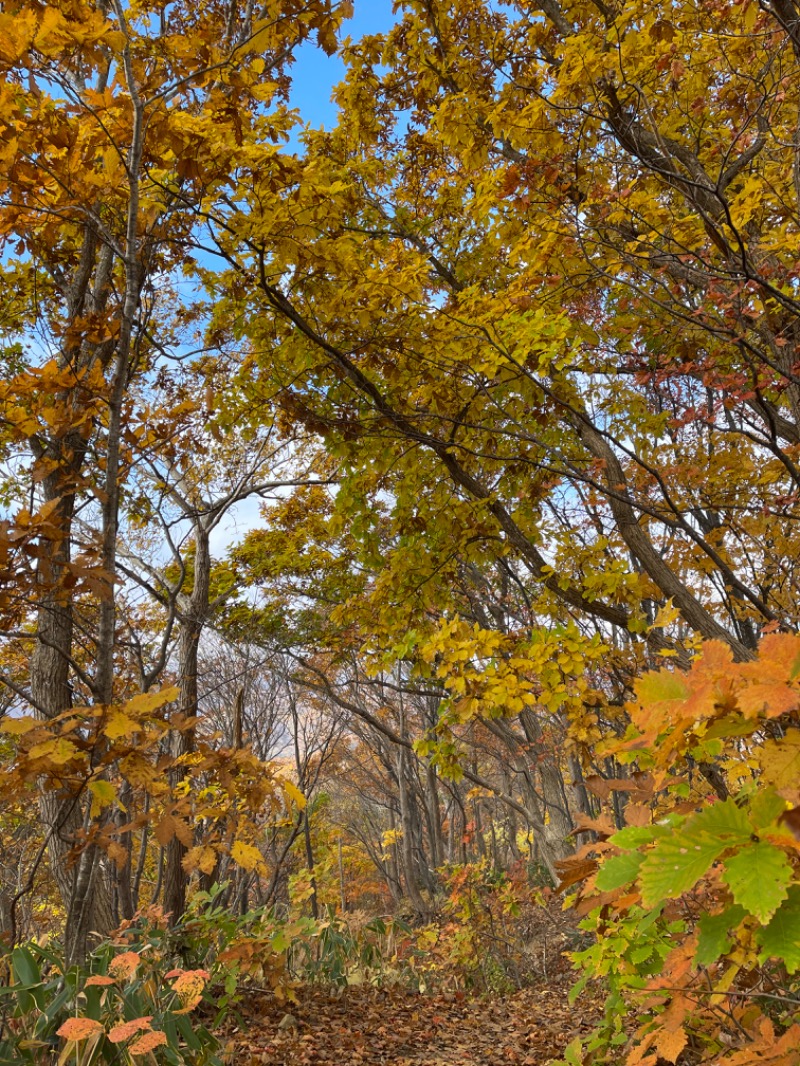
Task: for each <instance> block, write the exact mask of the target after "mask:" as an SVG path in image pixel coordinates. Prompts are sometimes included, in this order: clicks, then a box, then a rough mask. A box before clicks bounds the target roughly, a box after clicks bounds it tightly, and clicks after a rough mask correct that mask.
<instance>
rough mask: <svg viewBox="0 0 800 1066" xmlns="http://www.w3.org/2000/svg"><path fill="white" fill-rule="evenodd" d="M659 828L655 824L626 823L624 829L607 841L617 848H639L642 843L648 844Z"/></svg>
mask: <svg viewBox="0 0 800 1066" xmlns="http://www.w3.org/2000/svg"><path fill="white" fill-rule="evenodd" d="M661 829H662V827H661V826H656V825H626V826H625V828H624V829H620V831H619V832H618V833H615V834H614V835H613V836H612V837H609V838H608V842H609V844H614V845H615V846H616V847H618V848H640V847H641V846H642V844H649V843H650V842H651V841H652V840H653V839H654V837H656V836H657V835H659V830H661Z"/></svg>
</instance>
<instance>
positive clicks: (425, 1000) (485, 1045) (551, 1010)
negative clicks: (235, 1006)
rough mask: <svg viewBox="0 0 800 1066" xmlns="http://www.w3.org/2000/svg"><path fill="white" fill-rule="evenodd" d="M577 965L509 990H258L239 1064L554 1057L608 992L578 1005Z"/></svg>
mask: <svg viewBox="0 0 800 1066" xmlns="http://www.w3.org/2000/svg"><path fill="white" fill-rule="evenodd" d="M574 980H575V975H574V973H573V972H570V971H569V969H568V968H565V969H564V970H562V969H561V967H559V972H557V973H555V974H553V975H552V976H550V977H549V979H548V980H547V981H542V982H541V984H539V985H538V986H534V987H529V988H526V989H524V990H523V991H519V992H514V993H511V994H508V995H492V996H483V997H472V996H470V995H468V994H465V993H463V992H447V993H446V992H439V993H430V994H426V995H421V994H419V993H416V992H410V991H408V990H407V989H404V988H397V987H394V988H381V989H375V988H367V987H363V986H361V987H350V988H346V989H340V990H337V989H330V988H321V987H306V988H303V989H300V990H298V993H299V994H298V1002H297V1003H294V1004H289V1005H287V1004H285V1003H283V1004H281V1003H279V1002H278V1001H276V1000H275V999H274V998H273V997H269V998H267V997H266V996H265V997H264V998H263V1000H261V999H258V998H254V999H253V1000H251V1001H250V1002H249V1003H248V1005H247V1007H246V1009H245V1010H244V1011H243V1024H242V1025H240V1026H239V1027H238V1029H237V1030H234V1031H232V1032H229V1033H228V1034H226V1043H227V1047H226V1052H227V1055H228V1056H230V1058H229V1061H230V1062H231V1063H233V1064H235V1066H290V1064H291V1066H305V1064H314V1066H316V1064H324V1063H327V1064H330V1066H350V1064H353V1066H412V1064H413V1066H422V1064H425V1066H546V1063H548V1062H550V1061H551V1060H552V1059H556V1058H559V1057H560V1056H561V1054H562V1053H563V1051H564V1048H565V1047H566V1046H567V1045H568V1044H569V1043H570V1042H571V1041H572V1040H574V1039H575V1037H576V1036H585V1035H587V1034H588V1033H589V1032H590V1031H591V1029H592V1027H593V1025H594V1024H595V1022H596V1020H597V1017H598V1015H599V1008H600V1000H599V998H598V1001H597V1002H592V1001H591V1000H589V1002H587V999H588V997H587V995H586V994H585V993H584V994H583V995H582V996H581V1002H580V1008H579V1009H578V1008H574V1007H570V1006H569V1003H568V1000H567V994H568V992H569V988H570V986H571V985H572V983H573V982H574Z"/></svg>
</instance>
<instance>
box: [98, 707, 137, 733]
mask: <svg viewBox="0 0 800 1066" xmlns="http://www.w3.org/2000/svg"><path fill="white" fill-rule="evenodd" d="M139 728H140V726H139V723H138V722H137V721H136V719H135V718H129V717H128V715H127V714H124V713H123V712H122V711H114V712H113V714H112V715H111V717H110V718H109V719H108V722H106V725H105V727H104V729H103V733H104V734H105V736H107V737H108V739H109V740H119V739H120V738H121V737H132V736H133V734H134V733H136V732H137V730H138V729H139Z"/></svg>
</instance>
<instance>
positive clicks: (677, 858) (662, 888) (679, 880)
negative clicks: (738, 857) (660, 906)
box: [639, 832, 729, 907]
mask: <svg viewBox="0 0 800 1066" xmlns="http://www.w3.org/2000/svg"><path fill="white" fill-rule="evenodd" d="M728 846H729V845H728V843H727V842H726V841H724V840H720V839H719V838H718V837H712V836H708V835H705V834H700V835H697V834H696V835H693V836H689V835H687V834H685V833H682V832H681V833H676V834H675V835H674V836H673V837H670V838H668V839H666V840H661V841H659V842H658V844H656V846H655V847H654V848H653V850H652V851H651V852H649V853H648V855H647V856H646V858H645V860H644V862H643V863H642V868H641V871H640V876H639V883H640V885H641V889H642V902H643V903H644V905H645V907H653V906H655V905H656V904H657V903H661V902H662V901H663V900H665V899H676V898H677V897H678V896H680V895H682V894H683V893H684V892H687V891H688V890H689V889H690V888H693V887H694V885H695V884H697V882H698V881H699V880H700V878H701V877H702V876H703V874H704V873H705V872H706V870H708V868H709V866H710V865H711V863H712V862H713V861H714V860H715V859H717V858H719V856H720V855H721V854H722V852H723V851H725V850H726V848H727V847H728Z"/></svg>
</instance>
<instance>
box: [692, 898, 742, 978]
mask: <svg viewBox="0 0 800 1066" xmlns="http://www.w3.org/2000/svg"><path fill="white" fill-rule="evenodd" d="M746 913H747V912H746V911H745V909H744V907H740V906H739V904H738V903H734V904H733V906H732V907H727V908H726V909H725V910H724V911H722V912H721V913H720V914H704V915H703V916H702V917H701V919H700V923H699V930H700V936H699V938H698V941H697V951H696V952H695V956H694V958H695V962H696V963H697V964H698V966H710V965H711V964H712V963H714V962H716V961H717V959H718V958H719V957H720V955H724V954H725V952H726V951H729V950H730V946H731V938H730V930H731V929H736V928H737V926H738V925H739V924H740V923H741V921H742V919H743V918H744V917H745V914H746Z"/></svg>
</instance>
